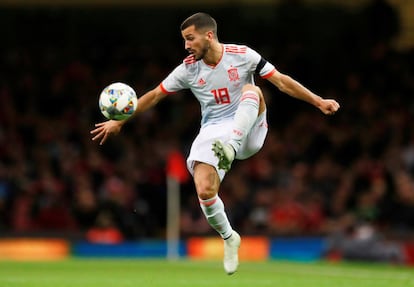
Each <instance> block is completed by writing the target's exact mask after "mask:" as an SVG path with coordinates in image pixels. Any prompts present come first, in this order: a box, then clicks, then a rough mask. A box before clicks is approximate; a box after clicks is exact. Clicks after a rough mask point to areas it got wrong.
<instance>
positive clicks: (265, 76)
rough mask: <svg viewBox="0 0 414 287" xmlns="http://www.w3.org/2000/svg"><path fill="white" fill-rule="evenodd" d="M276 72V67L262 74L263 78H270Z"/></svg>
mask: <svg viewBox="0 0 414 287" xmlns="http://www.w3.org/2000/svg"><path fill="white" fill-rule="evenodd" d="M274 73H276V69H273V70H271V71H270V72H269V73H267V74H266V75H264V76H262V79H268V78H270V77H271V76H272V75H273V74H274Z"/></svg>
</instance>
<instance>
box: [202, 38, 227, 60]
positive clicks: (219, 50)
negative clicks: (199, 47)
mask: <svg viewBox="0 0 414 287" xmlns="http://www.w3.org/2000/svg"><path fill="white" fill-rule="evenodd" d="M222 56H223V45H222V44H221V43H219V42H214V43H212V44H211V47H210V49H209V51H208V52H207V54H206V55H205V57H204V58H203V61H204V63H206V64H207V65H210V66H215V65H217V64H218V63H219V62H220V60H221V57H222Z"/></svg>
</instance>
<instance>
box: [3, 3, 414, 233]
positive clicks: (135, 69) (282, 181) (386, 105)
mask: <svg viewBox="0 0 414 287" xmlns="http://www.w3.org/2000/svg"><path fill="white" fill-rule="evenodd" d="M200 6H202V5H200ZM200 6H197V7H196V8H191V7H190V6H182V7H180V6H175V5H169V6H166V7H162V6H160V5H157V6H150V5H145V6H144V5H143V6H140V5H125V6H122V5H120V6H115V5H113V6H111V5H109V6H99V5H96V6H93V5H92V6H82V7H77V6H76V5H75V6H62V7H59V6H48V5H46V6H41V7H35V6H30V7H25V6H18V7H8V6H3V8H2V9H1V10H0V32H1V33H0V35H1V45H0V67H1V69H0V100H1V103H2V104H1V105H0V235H4V236H14V235H17V236H20V235H22V234H23V235H32V236H36V235H45V234H54V235H56V234H59V235H63V236H69V237H72V238H84V237H85V234H87V232H88V231H89V230H91V229H93V228H96V227H97V226H99V227H102V226H104V227H111V228H114V229H116V230H119V231H120V232H121V234H122V236H123V238H125V239H128V240H134V239H139V238H159V237H163V236H164V232H165V216H166V210H165V209H166V207H165V203H166V186H165V161H166V158H167V155H168V153H169V152H170V151H171V150H172V149H175V148H178V149H179V150H181V151H182V152H183V154H184V155H187V152H188V150H189V147H190V145H191V142H192V140H193V138H194V136H195V135H196V133H197V131H198V127H199V121H200V118H199V107H198V103H197V102H196V101H195V99H194V98H193V97H192V95H191V94H190V93H189V92H187V91H183V92H181V93H178V94H176V95H174V96H171V97H168V98H167V99H166V100H165V101H163V102H162V103H160V104H159V105H158V106H157V107H156V108H155V109H153V110H151V111H149V112H147V113H145V114H143V115H141V116H139V118H137V119H135V120H133V121H131V122H130V123H128V124H127V125H126V126H125V128H124V129H123V130H122V132H121V134H120V135H119V136H117V137H113V138H111V139H110V140H109V141H108V142H107V143H106V144H105V145H104V146H99V145H98V144H97V143H95V142H92V141H91V136H90V134H89V131H90V130H91V129H93V126H94V124H95V123H97V122H100V121H103V120H104V118H103V116H102V115H101V114H100V112H99V109H98V105H97V101H98V96H99V93H100V91H101V90H102V89H103V88H104V87H105V86H106V85H108V84H109V83H111V82H116V81H122V82H125V83H128V84H130V85H131V86H133V87H134V89H135V90H136V91H137V93H138V94H142V93H144V92H146V91H147V90H149V89H152V88H153V87H155V86H156V85H158V84H159V83H160V82H161V81H162V79H164V77H165V76H167V75H168V73H169V72H170V71H171V70H172V69H173V68H174V67H175V66H177V65H178V64H180V63H181V61H182V59H183V58H184V57H185V56H186V52H185V51H184V49H183V40H182V39H181V35H180V31H179V25H180V23H181V22H182V21H183V20H184V19H185V18H186V17H188V16H189V15H191V14H192V13H194V12H198V11H205V12H208V13H210V14H211V15H212V16H213V17H214V18H215V19H216V20H217V22H218V27H219V30H218V34H219V39H220V41H221V42H224V43H239V44H247V45H249V46H250V47H252V48H254V49H255V50H257V51H258V52H259V53H261V54H262V55H263V56H264V57H265V58H266V59H268V60H269V61H270V62H272V63H273V64H274V65H275V66H276V68H277V69H279V70H280V71H281V72H284V73H287V74H289V75H291V76H292V77H293V78H295V79H297V80H299V81H300V82H301V83H302V84H304V85H305V86H307V87H309V88H310V89H311V90H313V91H314V92H315V93H317V94H319V95H321V96H322V97H329V98H334V99H336V100H337V101H339V102H340V104H341V110H340V112H339V113H337V114H336V115H335V116H334V117H327V116H324V115H322V114H321V113H320V112H319V111H318V110H317V109H315V108H314V107H312V106H310V105H308V104H306V103H303V102H300V101H298V100H295V99H292V98H290V97H289V96H287V95H284V94H282V93H280V92H279V91H278V90H277V89H276V88H274V87H273V86H271V85H269V84H268V83H267V82H264V81H263V80H260V79H257V83H258V84H259V85H260V86H261V87H262V88H263V90H264V92H265V95H266V98H267V102H268V110H269V111H268V117H269V126H270V131H269V136H268V139H267V141H266V143H265V147H264V148H263V150H262V151H261V152H260V153H259V154H258V155H256V156H255V157H253V158H252V159H249V160H247V161H243V162H236V163H235V164H234V168H233V170H232V171H231V172H230V173H229V174H228V175H227V176H226V179H225V180H224V182H223V184H222V189H221V191H220V196H221V197H222V198H223V200H224V202H225V204H226V206H227V208H228V214H229V217H230V220H231V222H232V223H233V225H234V227H235V228H236V229H238V230H240V231H241V232H242V233H244V234H263V235H269V236H298V235H330V234H333V233H335V232H338V231H340V232H350V233H352V232H354V231H355V230H357V228H358V226H361V225H364V226H365V225H368V226H370V227H372V228H373V229H374V230H376V231H377V232H380V233H381V234H385V235H387V236H389V237H398V238H406V237H410V236H411V235H412V233H413V230H414V208H413V207H414V178H413V172H414V169H413V168H414V137H413V135H414V134H413V127H412V123H411V122H412V116H413V101H412V99H411V98H412V95H413V91H414V84H413V83H414V81H413V76H414V68H413V67H414V52H413V51H414V50H412V49H405V50H398V49H396V48H395V47H394V46H393V45H392V44H393V43H394V41H395V39H396V38H397V37H398V36H399V34H400V33H401V21H400V17H399V14H398V12H397V10H396V9H395V8H394V7H392V6H389V5H388V4H387V3H386V2H384V1H371V2H369V3H367V4H366V5H362V6H360V7H358V8H355V9H345V8H344V7H342V6H339V5H328V4H313V5H311V4H304V3H302V2H301V1H281V2H278V4H274V5H257V6H255V5H241V6H236V5H234V4H233V5H232V4H226V5H220V6H218V7H214V6H206V7H200ZM181 200H182V212H181V229H182V230H181V234H182V236H183V237H186V236H191V235H207V234H214V231H212V230H211V228H210V227H209V226H207V223H206V221H205V219H204V217H203V216H202V215H201V212H200V207H199V206H198V200H197V198H196V194H195V190H194V187H193V184H192V182H188V183H185V184H183V185H182V199H181Z"/></svg>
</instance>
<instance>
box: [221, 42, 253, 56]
mask: <svg viewBox="0 0 414 287" xmlns="http://www.w3.org/2000/svg"><path fill="white" fill-rule="evenodd" d="M223 46H224V52H225V53H226V54H236V55H243V54H246V53H247V51H248V49H249V47H248V46H246V45H239V44H224V45H223Z"/></svg>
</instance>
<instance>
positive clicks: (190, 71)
mask: <svg viewBox="0 0 414 287" xmlns="http://www.w3.org/2000/svg"><path fill="white" fill-rule="evenodd" d="M181 35H182V37H183V38H184V42H185V49H186V50H187V51H188V52H189V54H190V55H189V56H188V57H187V58H185V59H184V61H183V63H181V64H180V65H179V66H177V67H176V68H175V69H174V70H173V71H172V72H171V73H170V74H169V75H168V76H167V77H166V78H165V79H164V80H163V81H162V82H161V83H160V84H159V85H158V86H157V87H156V88H154V89H152V90H150V91H148V92H147V93H145V94H144V95H142V96H141V97H140V98H139V100H138V108H137V110H136V111H135V113H134V116H135V115H136V114H139V113H142V112H144V111H146V110H148V109H150V108H151V107H153V106H155V105H156V104H157V103H158V102H159V101H160V100H161V99H163V98H164V97H165V96H167V95H169V94H172V93H175V92H177V91H179V90H182V89H190V90H191V91H192V93H193V94H194V96H195V97H196V98H197V99H198V101H199V102H200V106H201V117H202V118H201V128H200V131H199V134H198V136H197V137H196V138H195V140H194V142H193V144H192V147H191V150H190V154H189V156H188V158H187V167H188V169H189V171H190V173H191V174H192V176H193V179H194V184H195V188H196V191H197V195H198V198H199V201H200V206H201V209H202V211H203V213H204V215H205V217H206V218H207V221H208V222H209V224H210V225H211V226H212V227H213V228H214V229H215V230H216V231H217V232H218V233H219V234H220V235H221V237H222V238H223V239H224V260H223V263H224V269H225V271H226V272H227V273H228V274H233V273H234V272H236V270H237V267H238V264H239V260H238V249H239V246H240V241H241V240H240V236H239V234H238V233H237V232H236V231H234V230H233V228H232V226H231V224H230V222H229V220H228V218H227V215H226V212H225V209H224V204H223V202H222V200H221V199H220V197H219V195H218V192H219V187H220V183H221V181H222V180H223V178H224V175H225V174H226V172H228V171H229V170H230V167H231V164H232V162H233V161H234V159H240V160H241V159H246V158H249V157H251V156H252V155H254V154H255V153H257V152H258V151H259V150H260V149H261V147H262V145H263V143H264V140H265V137H266V134H267V121H266V104H265V101H264V98H263V94H262V91H261V89H260V88H259V87H258V86H256V85H255V84H254V76H255V74H256V75H258V76H260V77H262V78H265V79H267V80H269V81H270V82H271V83H272V84H274V85H275V86H276V87H277V88H279V89H280V90H281V91H282V92H284V93H286V94H288V95H290V96H292V97H295V98H298V99H300V100H303V101H306V102H308V103H310V104H312V105H314V106H315V107H317V108H319V109H320V110H321V111H322V113H324V114H327V115H332V114H334V113H335V112H336V111H337V110H338V109H339V104H338V103H337V102H336V101H335V100H332V99H323V98H321V97H319V96H317V95H316V94H314V93H312V92H311V91H310V90H308V89H307V88H305V87H304V86H302V85H301V84H300V83H298V82H297V81H295V80H293V79H292V78H291V77H289V76H287V75H285V74H282V73H281V72H279V71H278V70H276V69H275V67H274V66H273V65H272V64H271V63H269V62H268V61H266V60H265V59H264V58H263V57H261V56H260V55H259V54H258V53H257V52H256V51H254V50H253V49H251V48H249V47H247V46H241V45H232V44H222V43H220V42H219V40H218V37H217V24H216V21H215V20H214V19H213V18H212V17H211V16H210V15H208V14H205V13H196V14H194V15H192V16H190V17H189V18H187V19H186V20H185V21H184V22H183V23H182V24H181ZM124 123H125V121H113V120H109V121H106V122H102V123H98V124H96V125H95V129H94V130H92V131H91V134H93V138H92V140H99V141H100V144H103V143H104V142H105V141H106V140H107V138H108V136H109V135H111V134H118V133H119V132H120V130H121V128H122V126H123V125H124Z"/></svg>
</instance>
